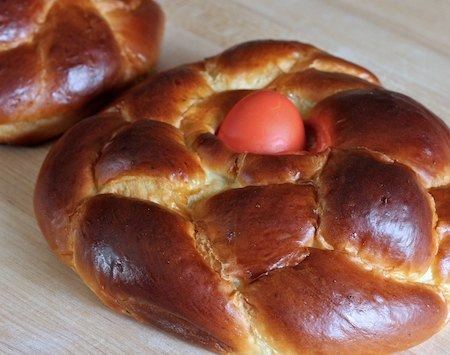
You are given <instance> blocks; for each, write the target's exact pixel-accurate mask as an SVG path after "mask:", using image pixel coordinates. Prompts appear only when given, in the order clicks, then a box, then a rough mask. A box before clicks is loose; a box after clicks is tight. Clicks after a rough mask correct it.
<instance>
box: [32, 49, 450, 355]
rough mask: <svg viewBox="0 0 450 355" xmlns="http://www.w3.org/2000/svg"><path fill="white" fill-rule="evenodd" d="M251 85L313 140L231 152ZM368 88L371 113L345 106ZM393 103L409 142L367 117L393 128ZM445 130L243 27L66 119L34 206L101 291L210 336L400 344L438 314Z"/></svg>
mask: <svg viewBox="0 0 450 355" xmlns="http://www.w3.org/2000/svg"><path fill="white" fill-rule="evenodd" d="M261 88H270V89H272V90H277V91H279V92H281V93H283V94H285V95H287V97H288V98H290V99H291V100H292V102H293V103H294V104H295V105H296V106H297V107H298V109H299V110H300V111H301V112H302V113H303V117H304V119H305V122H306V123H307V136H308V149H307V151H305V152H299V153H296V154H290V155H273V156H264V155H254V154H245V153H239V154H238V153H235V152H232V151H230V150H229V149H227V148H226V147H225V146H224V145H223V144H222V142H221V141H220V140H218V139H217V137H216V135H215V133H216V131H217V129H218V127H219V126H220V123H221V122H222V120H223V118H224V117H225V115H226V113H227V112H228V110H229V109H231V107H232V106H233V105H234V104H235V103H236V102H237V101H238V100H239V99H240V98H242V97H244V96H245V95H247V94H248V93H250V92H252V90H257V89H261ZM371 98H373V99H374V100H375V102H377V103H379V106H378V107H379V111H377V109H376V107H377V106H376V105H375V104H373V103H372V102H371ZM361 100H362V102H367V107H368V109H370V110H372V111H370V112H372V115H371V116H368V117H366V118H362V117H361V110H356V109H354V110H353V109H352V105H355V107H360V109H361V105H360V106H358V105H359V104H358V102H359V101H361ZM350 104H351V105H350ZM349 105H350V106H349ZM349 107H350V108H349ZM386 107H388V108H389V107H390V108H391V111H389V110H387V111H386ZM403 109H405V110H406V111H407V113H408V114H404V113H402V110H403ZM347 111H348V112H349V113H348V117H347V114H345V115H344V113H346V112H347ZM320 112H324V116H325V118H324V117H322V115H321V114H320ZM383 112H384V114H383ZM386 115H388V116H389V117H393V123H392V124H393V128H392V131H393V132H399V129H400V128H399V127H397V126H396V124H397V123H396V122H395V119H404V120H405V121H406V122H408V123H409V127H408V129H405V131H404V132H403V133H402V139H403V140H404V141H405V143H404V144H405V147H407V149H406V148H405V151H402V150H401V149H400V148H398V147H397V146H396V145H395V144H394V143H393V144H392V145H391V146H390V147H388V148H386V149H384V148H383V147H384V146H380V145H376V144H375V143H376V142H377V141H376V139H375V136H373V135H372V132H371V131H370V130H368V128H367V127H373V129H374V130H378V131H377V132H378V134H379V136H380V140H379V142H384V143H386V144H390V143H389V142H391V141H392V140H393V139H394V137H393V135H392V134H391V132H390V130H389V124H388V123H386V122H388V121H389V117H387V116H386ZM346 119H348V122H347V123H346V124H344V125H342V122H346V121H345V120H346ZM343 120H344V121H343ZM364 120H368V121H369V122H365V121H364ZM375 121H376V122H375ZM378 121H379V122H378ZM321 125H323V126H321ZM341 125H342V126H341ZM349 127H351V129H350V128H349ZM358 129H359V131H358ZM355 130H356V131H357V132H359V133H358V134H356V133H354V132H355ZM418 131H420V132H419V133H417V132H418ZM366 133H367V134H368V135H369V138H370V139H368V140H367V141H364V140H363V138H361V137H362V136H361V135H362V134H366ZM448 134H449V132H448V128H447V127H445V126H443V124H442V122H441V121H439V119H438V118H436V117H435V116H434V115H432V114H431V113H430V112H428V111H426V109H424V108H423V107H422V106H420V105H419V104H418V103H416V102H414V101H413V100H412V99H409V98H406V97H404V96H402V95H399V94H396V93H393V92H390V91H387V90H384V89H382V88H381V87H379V86H378V81H377V79H376V77H375V76H374V75H373V74H371V73H370V72H368V71H367V70H365V69H363V68H361V67H359V66H357V65H354V64H352V63H349V62H346V61H344V60H342V59H339V58H336V57H333V56H331V55H329V54H327V53H325V52H322V51H320V50H319V49H317V48H315V47H313V46H310V45H306V44H302V43H298V42H289V41H255V42H248V43H244V44H241V45H238V46H236V47H233V48H231V49H229V50H227V51H225V52H223V53H221V54H219V55H218V56H216V57H212V58H207V59H205V60H203V61H201V62H198V63H194V64H188V65H184V66H181V67H178V68H174V69H172V70H169V71H167V72H164V73H160V74H158V75H155V76H154V77H152V78H150V79H148V80H147V81H145V82H143V83H141V84H140V85H138V86H136V87H135V88H133V89H132V90H130V91H129V92H127V93H126V94H125V95H124V96H122V97H121V98H119V99H118V100H116V102H115V103H114V104H113V105H111V106H110V107H108V108H107V109H106V110H104V111H103V112H102V113H101V114H100V115H97V116H95V117H92V118H89V119H87V120H85V121H83V122H81V123H79V124H78V125H76V126H75V127H73V128H72V129H70V130H69V131H68V132H67V133H66V134H65V135H64V136H63V138H62V139H61V140H60V141H59V142H58V143H57V144H55V146H54V147H53V148H52V149H51V152H50V153H49V155H48V157H47V159H46V161H45V163H44V165H43V167H42V169H41V172H40V175H39V179H38V182H37V186H36V192H35V212H36V216H37V219H38V222H39V225H40V227H41V229H42V231H43V233H44V234H45V236H46V238H47V240H48V241H49V244H50V246H51V248H52V249H53V250H54V252H55V253H56V254H57V255H58V256H59V257H60V258H61V259H63V260H64V261H65V262H66V263H68V264H69V265H70V266H71V267H72V268H73V269H74V270H75V271H76V272H78V273H79V274H80V276H81V277H82V278H83V280H84V281H85V282H86V283H87V284H88V285H89V287H90V288H91V289H92V290H93V291H94V292H95V293H96V294H97V295H98V296H99V298H100V299H101V300H102V301H103V302H104V303H105V304H107V305H108V306H110V307H111V308H113V309H115V310H117V311H119V312H124V313H127V314H130V315H131V316H133V317H135V318H137V319H139V320H142V321H146V322H150V323H152V324H155V325H157V326H159V327H161V328H163V329H166V330H169V331H171V332H175V333H177V334H179V335H181V336H183V337H184V338H186V339H189V340H191V341H194V342H196V343H199V344H202V345H204V346H206V347H208V348H211V349H213V350H215V351H221V352H222V351H224V352H237V353H249V352H255V353H261V352H265V353H267V352H270V351H272V350H279V351H282V352H285V351H286V352H293V353H294V352H305V353H317V352H322V353H323V352H332V351H334V350H339V351H340V352H345V353H348V352H355V353H358V352H366V353H370V352H372V353H373V352H392V351H400V350H403V349H405V348H407V347H409V346H413V345H415V344H417V343H419V342H421V341H423V340H425V339H426V338H428V337H429V336H431V335H432V334H433V333H435V332H437V331H438V330H439V329H440V328H441V327H442V326H443V325H444V324H445V321H446V315H447V305H446V301H445V297H448V295H449V293H448V280H447V279H446V276H445V275H447V274H446V270H447V269H446V268H447V266H448V265H449V264H448V255H449V253H448V251H449V247H448V245H449V244H448V242H447V241H446V240H448V238H447V239H446V237H445V236H444V234H445V230H446V228H447V226H448V221H449V219H448V218H447V217H448V201H449V199H448V194H447V192H448V189H447V188H446V187H445V186H441V185H442V184H443V182H444V181H447V180H448V178H449V177H448V167H449V166H450V159H449V157H448V155H447V153H446V152H448V151H449V150H450V142H449V140H448V139H447V137H448ZM384 135H386V136H387V138H386V137H385V136H384ZM346 137H347V138H348V140H349V142H353V143H352V144H350V143H348V145H347V146H346V145H345V144H346V140H345V139H344V138H346ZM430 137H431V138H430ZM419 138H420V139H419ZM389 139H390V140H389ZM415 139H419V140H418V141H417V142H418V145H420V147H421V149H425V150H426V151H427V152H428V155H427V156H426V157H420V156H419V158H417V157H416V158H414V156H413V155H412V152H414V149H415V148H414V146H413V142H411V140H415ZM321 142H326V144H322V143H321ZM360 142H368V143H367V146H364V145H363V146H362V147H360ZM369 142H371V144H369ZM384 143H383V144H384ZM319 146H320V149H318V147H319ZM391 153H392V154H391ZM391 155H392V156H391ZM430 161H434V162H435V164H434V165H433V166H431V167H430V166H428V164H429V162H430ZM429 187H432V189H431V190H427V189H428V188H429ZM324 249H329V250H332V249H338V250H332V251H326V250H324Z"/></svg>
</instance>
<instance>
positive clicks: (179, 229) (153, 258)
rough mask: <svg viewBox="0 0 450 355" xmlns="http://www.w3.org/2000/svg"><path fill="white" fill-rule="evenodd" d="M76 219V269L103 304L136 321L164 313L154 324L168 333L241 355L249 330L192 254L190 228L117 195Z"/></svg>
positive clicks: (95, 201)
mask: <svg viewBox="0 0 450 355" xmlns="http://www.w3.org/2000/svg"><path fill="white" fill-rule="evenodd" d="M77 217H78V218H77V219H78V220H79V225H78V226H77V227H76V228H75V238H74V239H75V244H74V266H75V268H76V270H77V271H78V273H79V274H80V276H81V277H82V278H83V280H84V281H85V282H86V283H87V284H88V285H89V287H90V288H91V289H92V290H93V291H94V292H95V293H96V294H97V295H98V296H99V297H100V298H101V299H102V300H105V302H106V303H107V304H109V305H111V306H113V307H114V308H115V309H116V310H118V311H121V312H129V313H134V312H136V313H139V314H140V316H141V317H146V315H147V312H148V313H149V315H150V317H151V313H152V312H151V311H150V310H151V308H152V307H153V308H159V309H163V310H165V312H167V313H168V314H172V315H173V316H174V317H172V318H171V319H169V322H164V319H159V320H158V325H159V326H162V327H163V328H166V329H167V330H171V331H175V332H176V333H180V334H181V335H184V336H185V337H188V338H191V339H192V338H193V339H194V340H197V341H200V342H202V343H203V344H204V345H206V346H208V347H212V348H215V349H216V350H231V349H232V348H242V347H244V348H245V342H246V337H248V334H247V329H246V326H245V322H244V321H243V320H242V319H241V315H240V314H239V312H238V310H237V309H236V306H235V305H234V304H233V301H232V299H231V293H232V288H231V287H230V286H229V285H227V283H226V282H224V281H223V280H221V279H220V278H219V276H218V275H217V274H216V273H214V272H213V271H212V270H210V269H209V267H208V266H207V265H206V263H205V261H204V260H203V258H202V257H201V256H200V255H199V253H198V252H197V250H196V247H195V243H194V238H193V236H192V234H193V231H194V230H193V228H192V226H191V224H190V223H189V222H188V221H186V220H185V219H183V218H182V217H181V216H179V215H176V214H174V213H173V212H169V211H168V210H165V209H163V208H161V207H159V206H158V205H156V204H153V203H150V202H144V201H139V200H133V199H128V198H123V197H116V196H114V195H98V196H95V197H93V198H91V199H90V200H89V201H88V202H87V203H86V204H85V206H84V208H83V212H82V213H81V214H80V215H79V216H77ZM125 236H126V238H124V237H125ZM143 311H144V312H143ZM177 318H181V321H180V322H179V321H177ZM183 321H184V322H183Z"/></svg>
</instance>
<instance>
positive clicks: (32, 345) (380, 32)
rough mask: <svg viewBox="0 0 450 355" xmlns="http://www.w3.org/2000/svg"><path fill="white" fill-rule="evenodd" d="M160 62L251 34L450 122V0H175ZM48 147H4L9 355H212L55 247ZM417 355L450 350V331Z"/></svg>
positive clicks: (3, 320) (3, 269) (168, 1)
mask: <svg viewBox="0 0 450 355" xmlns="http://www.w3.org/2000/svg"><path fill="white" fill-rule="evenodd" d="M161 3H162V5H163V8H164V10H165V11H166V14H167V32H166V36H165V42H164V49H163V53H162V57H161V60H160V69H165V68H169V67H171V66H174V65H177V64H181V63H183V62H187V61H195V60H198V59H200V58H202V57H204V56H209V55H212V54H215V53H216V52H218V51H220V50H222V49H224V48H226V47H228V46H230V45H233V44H235V43H238V42H242V41H244V40H249V39H256V38H269V37H270V38H288V39H297V40H300V41H305V42H310V43H313V44H315V45H317V46H318V47H321V48H323V49H325V50H327V51H330V52H331V53H334V54H337V55H340V56H343V57H345V58H348V59H350V60H353V61H355V62H357V63H360V64H362V65H363V66H366V67H367V68H369V69H370V70H372V71H373V72H375V73H376V74H377V75H378V76H379V77H380V79H381V80H382V82H383V83H384V84H385V86H387V87H388V88H391V89H393V90H397V91H401V92H403V93H406V94H408V95H410V96H412V97H414V98H415V99H417V100H418V101H420V102H422V103H423V104H425V105H426V106H427V107H429V108H430V109H431V110H432V111H434V112H435V113H436V114H438V115H439V116H440V117H442V118H443V119H444V120H445V121H446V122H447V124H450V105H449V97H450V60H449V58H450V43H449V35H450V21H449V19H450V3H449V2H448V1H446V0H441V1H439V0H422V1H419V0H415V1H411V0H398V1H368V0H367V1H359V0H354V1H350V0H314V1H313V0H311V1H307V0H304V1H295V0H285V1H280V0H278V1H277V0H261V1H251V0H247V1H246V0H233V1H231V0H227V1H212V0H211V1H207V0H190V1H186V0H165V1H161ZM48 147H49V145H45V146H41V147H38V148H11V147H0V352H11V353H18V352H26V353H35V352H43V353H52V354H53V353H67V352H75V353H98V352H106V353H124V352H126V353H130V352H134V353H135V352H139V353H143V352H145V353H158V354H164V353H167V354H169V353H170V354H182V353H202V352H204V350H201V349H198V348H196V347H194V346H192V345H189V344H186V343H184V342H182V341H180V340H178V339H176V338H174V337H172V336H170V335H166V334H163V333H161V332H159V331H158V330H156V329H155V328H153V327H150V326H144V325H141V324H138V323H136V322H134V321H133V320H131V319H128V318H126V317H124V316H120V315H117V314H115V313H113V312H111V311H109V310H108V309H106V308H105V307H103V306H102V305H101V304H100V302H99V301H97V299H96V297H94V295H93V294H92V293H91V292H90V291H89V290H88V288H87V287H85V286H84V284H83V283H82V282H81V281H80V280H79V279H78V277H77V276H76V275H75V274H74V273H73V272H72V271H71V270H69V269H68V268H66V267H65V266H63V265H62V264H60V263H59V262H58V261H57V259H56V258H55V257H54V256H53V255H52V254H51V253H50V251H49V250H48V249H47V245H46V243H45V242H44V239H43V238H42V236H41V234H40V232H39V230H38V228H37V226H36V223H35V221H34V218H33V210H32V204H31V199H32V191H33V186H34V182H35V179H36V174H37V172H38V169H39V166H40V164H41V162H42V160H43V158H44V156H45V154H46V152H47V150H48ZM408 353H411V354H419V353H420V354H423V353H428V354H443V353H450V326H447V328H446V329H445V330H443V331H442V332H441V333H440V334H438V335H436V336H434V337H433V338H432V339H431V340H429V341H427V342H426V343H424V344H422V345H421V346H419V347H416V348H414V349H411V350H410V351H409V352H408Z"/></svg>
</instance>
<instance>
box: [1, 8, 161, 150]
mask: <svg viewBox="0 0 450 355" xmlns="http://www.w3.org/2000/svg"><path fill="white" fill-rule="evenodd" d="M0 12H1V13H2V16H3V14H6V15H5V19H6V20H5V22H2V25H1V26H0V143H12V144H32V143H38V142H40V141H43V140H46V139H49V138H51V137H54V136H55V135H58V134H60V133H62V132H63V131H65V130H66V129H67V128H68V127H70V126H71V125H73V124H74V123H75V122H76V121H77V120H79V119H81V118H83V117H86V116H87V115H89V114H92V113H94V112H95V111H96V110H98V109H99V108H101V107H102V105H105V103H106V102H108V100H109V101H110V99H109V97H111V96H112V95H113V94H114V93H115V92H117V91H118V90H119V89H123V88H124V87H125V86H126V85H128V83H130V82H131V81H132V80H134V79H136V78H138V77H140V76H142V75H144V74H146V73H148V72H149V70H150V69H151V67H152V66H153V64H154V63H155V61H156V59H157V56H158V53H159V47H160V42H161V37H162V31H163V22H164V18H163V13H162V11H161V9H160V8H159V6H158V5H157V4H156V3H154V2H153V1H152V0H136V1H123V0H101V1H90V0H82V1H76V2H74V1H70V0H58V1H52V0H45V1H44V0H28V1H15V0H6V1H2V3H1V4H0ZM17 63H20V65H17Z"/></svg>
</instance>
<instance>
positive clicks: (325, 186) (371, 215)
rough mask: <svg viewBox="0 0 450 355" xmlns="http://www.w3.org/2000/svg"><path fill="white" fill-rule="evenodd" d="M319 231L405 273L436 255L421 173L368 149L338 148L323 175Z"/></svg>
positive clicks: (339, 244) (344, 246)
mask: <svg viewBox="0 0 450 355" xmlns="http://www.w3.org/2000/svg"><path fill="white" fill-rule="evenodd" d="M319 194H320V197H321V204H322V213H321V225H320V233H321V235H322V236H323V237H324V238H325V240H326V241H327V242H328V243H329V244H331V245H332V246H333V248H334V249H337V250H346V251H348V252H350V253H354V254H358V255H360V256H362V257H363V258H365V259H367V260H369V261H370V262H371V263H373V264H380V265H383V266H386V267H388V268H391V267H394V268H396V269H397V270H398V269H401V270H402V271H404V272H406V273H423V272H425V271H426V270H427V269H428V267H429V266H430V264H431V261H432V259H433V257H434V256H435V255H436V251H437V245H438V241H437V238H436V235H435V232H434V229H433V228H434V221H433V213H432V206H431V201H430V198H429V196H428V193H427V192H426V190H425V189H424V188H423V187H422V186H421V184H420V183H419V181H418V180H417V177H416V175H415V174H414V173H413V172H412V171H411V170H410V169H408V168H407V167H406V166H404V165H402V164H399V163H390V162H383V161H380V160H378V159H376V158H375V157H373V156H372V155H371V154H369V153H367V152H365V151H334V152H333V153H331V157H330V159H329V160H328V163H327V165H326V166H325V168H324V170H323V172H322V174H321V176H320V178H319Z"/></svg>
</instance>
